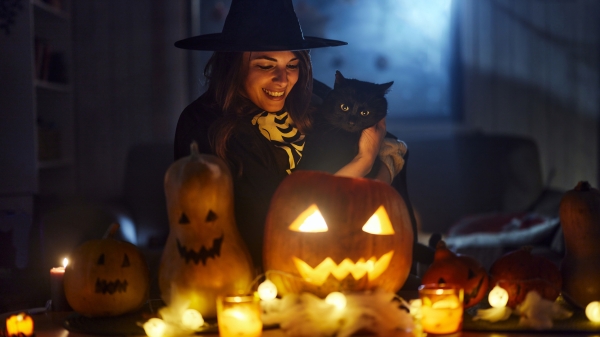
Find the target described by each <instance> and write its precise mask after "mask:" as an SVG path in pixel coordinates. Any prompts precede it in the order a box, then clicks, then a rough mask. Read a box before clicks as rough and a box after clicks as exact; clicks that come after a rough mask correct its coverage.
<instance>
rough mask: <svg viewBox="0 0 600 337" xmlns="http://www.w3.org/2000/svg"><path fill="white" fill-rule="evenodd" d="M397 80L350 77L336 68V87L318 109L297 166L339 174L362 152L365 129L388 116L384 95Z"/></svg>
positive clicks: (302, 168)
mask: <svg viewBox="0 0 600 337" xmlns="http://www.w3.org/2000/svg"><path fill="white" fill-rule="evenodd" d="M393 83H394V82H388V83H384V84H375V83H370V82H364V81H359V80H356V79H349V78H345V77H344V76H343V75H342V73H340V72H339V71H336V73H335V84H334V86H333V90H330V91H329V92H328V93H327V95H326V96H325V98H324V100H323V104H322V105H321V106H320V107H319V108H318V109H317V110H316V111H315V114H314V127H313V130H312V131H311V132H310V133H309V134H308V135H307V136H306V143H305V145H304V150H303V151H302V159H301V160H300V163H299V164H298V167H297V169H299V170H317V171H325V172H329V173H335V172H337V171H338V170H339V169H341V168H342V167H343V166H345V165H346V164H348V163H349V162H350V161H351V160H352V159H353V158H354V157H355V156H356V154H357V153H358V140H359V139H360V136H361V132H362V130H364V129H366V128H368V127H371V126H373V125H375V124H376V123H377V122H379V121H380V120H381V119H382V118H384V117H385V116H386V115H387V107H388V105H387V100H386V98H385V97H384V96H385V94H386V93H387V92H388V91H389V88H390V87H391V86H392V84H393ZM378 162H379V161H376V163H378ZM372 172H376V170H375V169H373V170H372Z"/></svg>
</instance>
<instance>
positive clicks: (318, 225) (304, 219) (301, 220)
mask: <svg viewBox="0 0 600 337" xmlns="http://www.w3.org/2000/svg"><path fill="white" fill-rule="evenodd" d="M289 229H290V230H291V231H294V232H305V233H322V232H327V230H328V228H327V223H325V219H324V218H323V215H322V214H321V212H320V211H319V208H317V205H315V204H312V205H310V206H309V207H308V208H307V209H306V210H305V211H304V212H302V213H300V215H298V217H297V218H296V220H294V222H292V224H291V225H290V227H289Z"/></svg>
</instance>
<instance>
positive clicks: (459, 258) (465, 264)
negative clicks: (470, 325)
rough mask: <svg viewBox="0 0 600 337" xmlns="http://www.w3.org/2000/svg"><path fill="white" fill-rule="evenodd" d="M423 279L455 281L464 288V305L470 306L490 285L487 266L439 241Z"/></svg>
mask: <svg viewBox="0 0 600 337" xmlns="http://www.w3.org/2000/svg"><path fill="white" fill-rule="evenodd" d="M421 281H422V282H423V283H424V284H429V283H438V284H440V283H453V284H458V285H460V286H461V287H462V288H463V289H464V305H465V308H469V307H472V306H474V305H475V304H477V303H479V301H481V299H482V298H484V297H485V295H486V294H487V291H488V287H489V278H488V274H487V271H486V270H485V268H484V267H483V266H482V265H481V263H479V261H477V260H475V259H474V258H473V257H471V256H468V255H462V254H456V253H454V252H453V251H451V250H450V249H448V247H447V246H446V243H445V242H444V241H443V240H440V241H438V243H437V245H436V249H435V257H434V260H433V263H432V264H431V266H429V268H428V269H427V271H425V274H423V278H422V279H421Z"/></svg>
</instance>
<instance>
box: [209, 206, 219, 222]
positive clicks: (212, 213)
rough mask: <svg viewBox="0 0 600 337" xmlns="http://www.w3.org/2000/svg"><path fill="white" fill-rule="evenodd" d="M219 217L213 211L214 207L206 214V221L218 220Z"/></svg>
mask: <svg viewBox="0 0 600 337" xmlns="http://www.w3.org/2000/svg"><path fill="white" fill-rule="evenodd" d="M217 218H218V217H217V214H216V213H215V212H213V211H212V209H211V210H209V211H208V214H206V222H213V221H215V220H217Z"/></svg>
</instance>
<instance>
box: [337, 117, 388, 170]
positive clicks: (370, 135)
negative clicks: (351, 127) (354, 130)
mask: <svg viewBox="0 0 600 337" xmlns="http://www.w3.org/2000/svg"><path fill="white" fill-rule="evenodd" d="M385 134H386V130H385V118H383V119H382V120H380V121H379V122H378V123H377V124H375V125H373V126H372V127H370V128H367V129H364V130H363V131H362V134H361V136H360V140H359V141H358V154H357V155H356V157H354V159H353V160H352V161H351V162H350V163H348V164H347V165H346V166H344V167H342V168H341V169H340V170H339V171H337V172H336V173H335V174H336V175H340V176H347V177H364V176H366V175H367V174H368V173H369V172H370V171H371V168H372V167H373V163H374V162H375V160H377V158H378V154H379V148H380V147H381V143H382V142H383V138H384V137H385Z"/></svg>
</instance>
